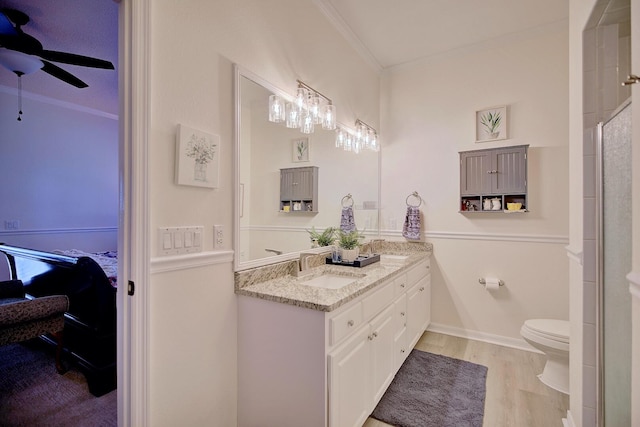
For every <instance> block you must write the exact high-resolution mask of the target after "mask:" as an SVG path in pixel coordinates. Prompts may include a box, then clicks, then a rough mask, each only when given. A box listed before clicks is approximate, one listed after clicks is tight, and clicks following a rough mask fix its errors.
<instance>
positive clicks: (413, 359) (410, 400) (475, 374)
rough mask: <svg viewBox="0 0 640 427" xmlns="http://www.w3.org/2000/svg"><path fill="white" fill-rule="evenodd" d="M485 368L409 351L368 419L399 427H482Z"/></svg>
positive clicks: (440, 356) (444, 357)
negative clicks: (371, 418)
mask: <svg viewBox="0 0 640 427" xmlns="http://www.w3.org/2000/svg"><path fill="white" fill-rule="evenodd" d="M486 380H487V367H486V366H482V365H477V364H475V363H471V362H466V361H464V360H458V359H452V358H450V357H447V356H442V355H439V354H432V353H426V352H424V351H420V350H412V351H411V354H409V356H408V357H407V360H405V362H404V364H403V365H402V367H401V368H400V370H399V371H398V373H397V374H396V376H395V378H394V379H393V381H392V382H391V385H390V386H389V388H388V389H387V391H386V393H385V394H384V396H382V399H381V400H380V403H378V406H376V408H375V410H374V411H373V413H372V414H371V416H372V417H373V418H375V419H377V420H380V421H383V422H385V423H387V424H391V425H394V426H399V427H481V426H482V418H483V416H484V398H485V389H486Z"/></svg>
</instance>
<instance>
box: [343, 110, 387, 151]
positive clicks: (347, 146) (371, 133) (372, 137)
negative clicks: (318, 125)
mask: <svg viewBox="0 0 640 427" xmlns="http://www.w3.org/2000/svg"><path fill="white" fill-rule="evenodd" d="M336 148H343V149H344V150H345V151H353V152H355V153H356V154H357V153H359V152H360V151H361V150H363V149H368V150H373V151H378V150H379V149H380V145H379V143H378V132H377V131H376V130H375V129H374V128H373V127H372V126H370V125H368V124H366V123H365V122H363V121H362V120H360V119H357V120H356V123H355V131H353V132H352V131H350V130H348V129H346V128H338V130H337V131H336Z"/></svg>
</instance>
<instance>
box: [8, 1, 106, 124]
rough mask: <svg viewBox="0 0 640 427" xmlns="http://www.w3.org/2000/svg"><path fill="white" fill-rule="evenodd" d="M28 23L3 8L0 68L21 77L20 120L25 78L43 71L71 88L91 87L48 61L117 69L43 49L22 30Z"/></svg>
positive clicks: (88, 58) (97, 60)
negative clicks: (23, 79) (0, 66)
mask: <svg viewBox="0 0 640 427" xmlns="http://www.w3.org/2000/svg"><path fill="white" fill-rule="evenodd" d="M28 22H29V17H28V16H27V15H26V14H25V13H23V12H20V11H19V10H15V9H0V65H2V66H3V67H5V68H6V69H8V70H10V71H11V72H13V73H15V74H16V75H17V76H18V109H19V113H18V121H20V120H21V116H22V80H21V79H22V76H23V75H27V74H31V73H33V72H35V71H38V70H42V71H44V72H45V73H47V74H49V75H50V76H52V77H55V78H57V79H59V80H62V81H63V82H65V83H68V84H70V85H72V86H75V87H77V88H85V87H87V86H88V85H87V84H86V83H85V82H83V81H82V80H80V79H79V78H77V77H76V76H74V75H73V74H71V73H69V72H68V71H66V70H64V69H62V68H60V67H58V66H57V65H54V64H52V63H51V62H49V61H52V62H61V63H64V64H71V65H78V66H81V67H91V68H101V69H106V70H113V69H114V66H113V64H112V63H111V62H109V61H105V60H103V59H98V58H91V57H89V56H83V55H77V54H74V53H68V52H58V51H52V50H45V49H43V47H42V44H41V43H40V42H39V41H38V40H37V39H35V38H34V37H32V36H30V35H28V34H26V33H25V32H24V31H23V30H22V26H23V25H26V24H27V23H28Z"/></svg>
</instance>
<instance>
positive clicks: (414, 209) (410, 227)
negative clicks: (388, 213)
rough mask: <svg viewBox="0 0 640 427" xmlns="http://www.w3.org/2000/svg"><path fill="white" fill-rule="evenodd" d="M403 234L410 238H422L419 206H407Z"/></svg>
mask: <svg viewBox="0 0 640 427" xmlns="http://www.w3.org/2000/svg"><path fill="white" fill-rule="evenodd" d="M402 236H404V237H405V238H407V239H410V240H420V209H419V207H418V206H407V216H406V217H405V219H404V226H403V227H402Z"/></svg>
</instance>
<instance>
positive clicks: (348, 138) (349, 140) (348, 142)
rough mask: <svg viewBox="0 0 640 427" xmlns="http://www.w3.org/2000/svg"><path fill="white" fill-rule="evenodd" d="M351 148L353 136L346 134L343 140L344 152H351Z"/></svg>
mask: <svg viewBox="0 0 640 427" xmlns="http://www.w3.org/2000/svg"><path fill="white" fill-rule="evenodd" d="M352 147H353V136H351V135H350V134H347V136H346V137H345V139H344V151H351V149H352Z"/></svg>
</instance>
